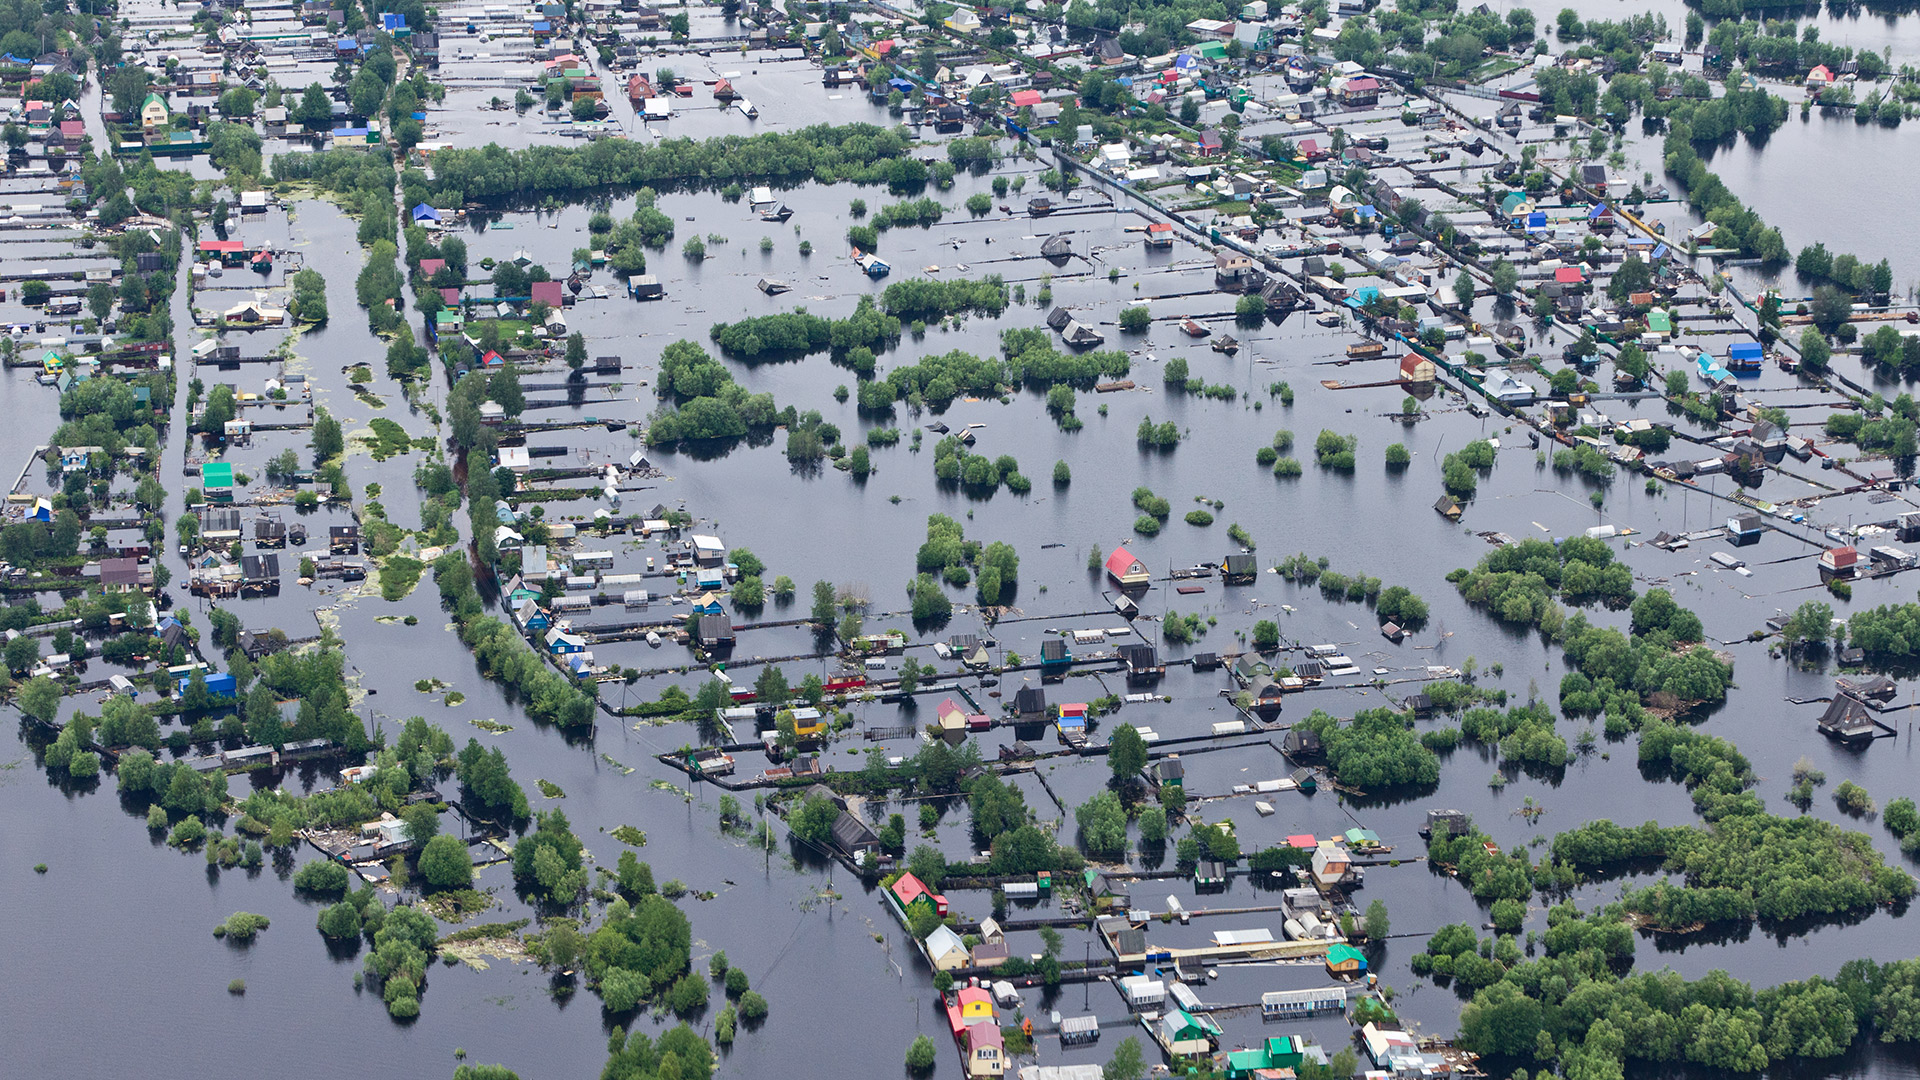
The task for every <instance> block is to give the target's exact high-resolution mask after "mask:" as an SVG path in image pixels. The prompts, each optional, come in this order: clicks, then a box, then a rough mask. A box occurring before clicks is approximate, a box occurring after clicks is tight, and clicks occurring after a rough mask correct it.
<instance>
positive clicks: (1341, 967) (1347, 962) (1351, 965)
mask: <svg viewBox="0 0 1920 1080" xmlns="http://www.w3.org/2000/svg"><path fill="white" fill-rule="evenodd" d="M1327 970H1328V971H1331V972H1333V973H1334V974H1336V975H1359V974H1361V973H1363V972H1365V971H1366V970H1367V958H1366V955H1365V954H1364V953H1362V952H1361V951H1360V950H1359V949H1356V948H1354V947H1353V946H1351V945H1347V944H1340V945H1335V946H1334V947H1333V948H1331V949H1328V950H1327Z"/></svg>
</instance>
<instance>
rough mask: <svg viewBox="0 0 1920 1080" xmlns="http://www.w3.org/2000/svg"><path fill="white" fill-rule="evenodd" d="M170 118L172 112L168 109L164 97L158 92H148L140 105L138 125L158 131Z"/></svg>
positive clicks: (171, 117)
mask: <svg viewBox="0 0 1920 1080" xmlns="http://www.w3.org/2000/svg"><path fill="white" fill-rule="evenodd" d="M172 119H173V113H172V112H171V111H170V110H168V108H167V102H166V99H164V98H162V97H161V96H160V95H159V94H148V95H147V100H146V101H145V102H143V103H142V104H141V106H140V125H141V126H142V127H144V128H146V129H147V130H148V131H159V130H161V129H163V128H165V127H166V126H167V125H168V124H169V123H170V122H172Z"/></svg>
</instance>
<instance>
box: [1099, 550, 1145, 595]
mask: <svg viewBox="0 0 1920 1080" xmlns="http://www.w3.org/2000/svg"><path fill="white" fill-rule="evenodd" d="M1107 576H1108V577H1110V578H1112V579H1113V583H1114V584H1116V585H1118V586H1120V587H1121V588H1123V589H1130V588H1133V587H1135V586H1139V585H1145V584H1146V583H1147V582H1149V581H1151V580H1152V579H1153V574H1152V573H1151V572H1150V571H1149V570H1148V569H1147V564H1146V563H1143V562H1141V561H1140V560H1139V559H1137V558H1135V557H1134V554H1133V552H1132V551H1129V550H1128V549H1126V548H1124V547H1117V548H1114V549H1113V554H1111V555H1108V556H1107Z"/></svg>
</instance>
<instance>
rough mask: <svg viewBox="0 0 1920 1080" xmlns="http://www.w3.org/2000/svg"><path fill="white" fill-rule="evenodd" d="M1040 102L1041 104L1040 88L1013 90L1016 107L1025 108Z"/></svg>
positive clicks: (1014, 105)
mask: <svg viewBox="0 0 1920 1080" xmlns="http://www.w3.org/2000/svg"><path fill="white" fill-rule="evenodd" d="M1038 104H1040V91H1038V90H1015V91H1014V92H1013V107H1014V108H1016V109H1025V108H1028V107H1029V106H1033V105H1038Z"/></svg>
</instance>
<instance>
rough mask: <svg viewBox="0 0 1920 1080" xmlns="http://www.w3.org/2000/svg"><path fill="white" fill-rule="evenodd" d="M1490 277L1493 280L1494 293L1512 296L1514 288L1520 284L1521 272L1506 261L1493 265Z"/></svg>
mask: <svg viewBox="0 0 1920 1080" xmlns="http://www.w3.org/2000/svg"><path fill="white" fill-rule="evenodd" d="M1490 276H1491V277H1492V278H1493V291H1494V292H1496V293H1499V294H1500V295H1501V296H1508V295H1511V294H1512V292H1513V289H1514V286H1516V285H1518V284H1520V271H1519V270H1518V269H1516V268H1515V267H1514V265H1513V264H1512V263H1510V262H1508V261H1507V260H1505V259H1501V260H1500V261H1499V262H1496V263H1494V264H1493V269H1492V271H1491V272H1490Z"/></svg>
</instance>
